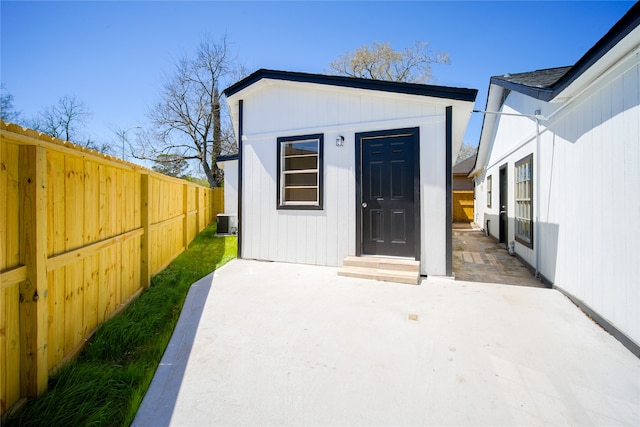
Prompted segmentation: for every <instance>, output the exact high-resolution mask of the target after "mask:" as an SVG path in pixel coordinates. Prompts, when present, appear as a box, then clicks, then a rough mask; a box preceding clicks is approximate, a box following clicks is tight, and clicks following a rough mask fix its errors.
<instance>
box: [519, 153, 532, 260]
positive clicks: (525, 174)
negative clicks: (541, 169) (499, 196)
mask: <svg viewBox="0 0 640 427" xmlns="http://www.w3.org/2000/svg"><path fill="white" fill-rule="evenodd" d="M515 176H516V188H515V201H516V213H515V214H516V215H515V216H516V224H515V225H516V240H517V241H518V242H520V243H522V244H523V245H525V246H527V247H529V248H533V221H532V217H533V155H528V156H527V157H525V158H524V159H522V160H520V161H519V162H517V163H516V173H515Z"/></svg>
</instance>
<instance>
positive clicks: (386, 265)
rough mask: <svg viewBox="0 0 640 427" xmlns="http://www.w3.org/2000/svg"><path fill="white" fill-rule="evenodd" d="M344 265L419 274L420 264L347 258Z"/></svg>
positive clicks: (371, 258)
mask: <svg viewBox="0 0 640 427" xmlns="http://www.w3.org/2000/svg"><path fill="white" fill-rule="evenodd" d="M343 265H344V266H345V267H349V266H351V267H359V268H371V269H378V270H396V271H409V272H416V273H417V272H419V271H420V263H419V262H418V261H413V260H390V259H383V258H373V257H347V258H345V260H344V262H343Z"/></svg>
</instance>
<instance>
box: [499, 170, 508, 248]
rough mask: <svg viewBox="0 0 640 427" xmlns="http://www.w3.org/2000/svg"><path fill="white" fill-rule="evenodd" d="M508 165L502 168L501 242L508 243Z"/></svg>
mask: <svg viewBox="0 0 640 427" xmlns="http://www.w3.org/2000/svg"><path fill="white" fill-rule="evenodd" d="M508 188H509V186H508V183H507V165H504V166H502V167H501V168H500V232H499V240H500V243H505V244H506V243H507V230H508V227H509V211H508V210H507V206H508V193H507V191H508Z"/></svg>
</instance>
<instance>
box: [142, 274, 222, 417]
mask: <svg viewBox="0 0 640 427" xmlns="http://www.w3.org/2000/svg"><path fill="white" fill-rule="evenodd" d="M214 274H215V271H214V272H212V273H210V274H209V275H207V276H205V277H203V278H202V279H200V280H198V281H197V282H196V283H194V284H193V285H191V288H190V289H189V293H188V294H187V298H186V300H185V302H184V306H183V307H182V312H181V314H180V318H179V320H178V323H177V324H176V327H175V329H174V331H173V335H172V336H171V340H170V341H169V345H167V349H166V350H165V352H164V355H163V356H162V360H161V361H160V365H159V366H158V369H157V370H156V373H155V375H154V377H153V381H152V382H151V385H150V386H149V389H148V391H147V394H146V395H145V396H144V399H143V401H142V404H141V405H140V409H139V410H138V413H137V415H136V418H135V419H134V421H133V423H132V424H131V425H132V426H140V427H142V426H154V427H163V426H168V425H170V422H171V416H172V415H173V412H174V408H175V406H176V401H177V399H178V393H179V391H180V388H181V384H182V381H183V378H184V373H185V370H186V368H187V362H188V361H189V357H190V355H191V349H192V347H193V342H194V340H195V337H196V332H197V331H198V325H199V324H200V318H201V317H202V312H203V310H204V306H205V302H206V301H207V296H208V295H209V291H210V290H211V285H212V282H213V276H214Z"/></svg>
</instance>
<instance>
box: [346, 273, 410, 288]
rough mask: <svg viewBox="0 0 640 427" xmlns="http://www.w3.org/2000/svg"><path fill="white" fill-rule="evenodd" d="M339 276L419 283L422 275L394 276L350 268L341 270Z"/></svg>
mask: <svg viewBox="0 0 640 427" xmlns="http://www.w3.org/2000/svg"><path fill="white" fill-rule="evenodd" d="M338 276H344V277H355V278H358V279H371V280H379V281H383V282H394V283H404V284H408V285H417V284H418V281H419V280H420V277H419V276H418V275H416V277H415V278H413V277H406V276H394V275H393V274H392V273H390V274H380V273H377V272H371V273H363V272H354V271H349V270H340V271H339V272H338Z"/></svg>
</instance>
